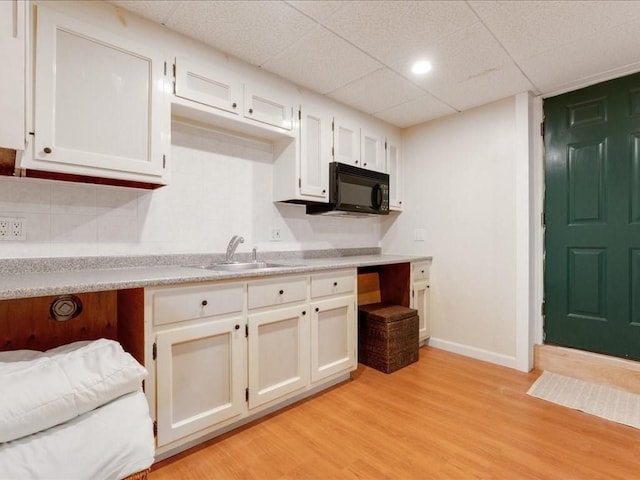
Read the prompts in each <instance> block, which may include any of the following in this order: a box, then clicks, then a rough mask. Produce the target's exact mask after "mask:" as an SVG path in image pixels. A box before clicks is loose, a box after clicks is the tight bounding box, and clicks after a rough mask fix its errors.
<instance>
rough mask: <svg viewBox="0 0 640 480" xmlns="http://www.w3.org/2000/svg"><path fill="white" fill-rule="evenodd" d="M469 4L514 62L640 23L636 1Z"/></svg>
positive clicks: (639, 8) (481, 2)
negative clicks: (635, 21) (600, 33)
mask: <svg viewBox="0 0 640 480" xmlns="http://www.w3.org/2000/svg"><path fill="white" fill-rule="evenodd" d="M469 4H470V5H471V8H473V9H474V10H475V11H476V12H477V14H478V16H479V17H480V18H481V20H482V22H483V23H484V24H485V25H486V26H487V27H488V28H489V29H490V30H491V31H492V32H493V33H494V34H495V35H496V37H497V38H498V39H499V40H500V42H501V43H502V44H503V45H504V46H505V48H506V49H507V50H508V51H509V53H510V54H511V55H512V56H513V58H515V59H516V60H520V59H524V58H529V57H532V56H534V55H537V54H540V53H542V52H545V51H548V50H551V49H555V48H557V47H560V46H562V45H565V44H567V43H571V42H574V41H577V40H581V39H585V40H588V39H589V38H592V37H593V36H594V33H595V32H602V31H604V30H611V29H614V28H616V27H617V26H618V25H621V24H623V23H626V22H628V21H630V20H632V19H635V20H637V19H640V2H638V1H576V0H571V1H554V2H550V1H528V0H527V1H517V2H514V1H497V2H487V1H477V0H472V1H470V2H469ZM636 35H637V33H636Z"/></svg>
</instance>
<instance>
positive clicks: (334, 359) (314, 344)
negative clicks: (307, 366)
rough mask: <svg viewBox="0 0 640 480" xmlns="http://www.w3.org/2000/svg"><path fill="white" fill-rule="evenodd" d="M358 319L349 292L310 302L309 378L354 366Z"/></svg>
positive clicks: (338, 371)
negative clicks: (347, 294)
mask: <svg viewBox="0 0 640 480" xmlns="http://www.w3.org/2000/svg"><path fill="white" fill-rule="evenodd" d="M357 335H358V321H357V319H356V315H355V298H354V297H353V295H349V296H345V297H338V298H331V299H328V300H322V301H319V302H314V303H312V304H311V381H312V382H317V381H318V380H322V379H323V378H326V377H329V376H331V375H334V374H336V373H340V372H346V371H350V370H353V369H354V368H355V367H356V365H357V355H356V346H357V338H356V337H357Z"/></svg>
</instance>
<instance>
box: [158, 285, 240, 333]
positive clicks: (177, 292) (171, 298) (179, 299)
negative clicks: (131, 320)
mask: <svg viewBox="0 0 640 480" xmlns="http://www.w3.org/2000/svg"><path fill="white" fill-rule="evenodd" d="M152 295H153V324H154V325H164V324H167V323H174V322H182V321H184V320H192V319H196V318H203V317H210V316H212V315H222V314H225V313H233V312H241V311H242V302H243V296H244V288H243V285H242V284H241V283H236V284H230V285H216V286H210V285H209V286H202V287H185V288H175V289H171V290H165V291H157V292H154V293H153V294H152Z"/></svg>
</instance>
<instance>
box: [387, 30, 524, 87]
mask: <svg viewBox="0 0 640 480" xmlns="http://www.w3.org/2000/svg"><path fill="white" fill-rule="evenodd" d="M424 51H425V57H426V58H427V59H428V60H429V61H431V63H432V64H433V70H432V71H431V72H429V73H427V74H425V75H413V74H412V73H411V63H412V59H407V58H406V57H405V58H398V59H397V60H395V61H393V62H392V63H391V64H390V66H391V67H392V68H394V69H395V70H397V71H399V72H401V73H402V74H404V75H406V76H407V78H410V79H412V80H413V81H414V83H416V84H417V85H420V86H422V87H425V88H427V89H428V87H429V84H430V83H431V81H432V79H434V78H436V79H440V81H444V82H454V83H459V82H464V81H466V80H469V79H472V78H474V77H477V76H481V75H484V74H486V73H489V72H491V71H494V70H497V69H500V68H502V67H504V66H506V65H510V64H512V63H513V61H512V60H511V58H510V57H509V55H507V53H506V52H505V51H504V49H503V48H502V46H501V45H500V44H499V43H498V42H497V41H496V40H495V38H494V37H493V36H492V35H491V33H489V31H488V30H487V29H486V28H485V27H484V26H483V25H482V24H480V23H476V24H473V25H471V26H469V27H467V28H464V29H462V30H458V31H457V32H456V33H454V34H452V35H448V36H447V37H445V38H443V39H441V40H439V41H438V42H436V43H434V44H433V45H431V46H430V47H429V48H427V49H425V50H424Z"/></svg>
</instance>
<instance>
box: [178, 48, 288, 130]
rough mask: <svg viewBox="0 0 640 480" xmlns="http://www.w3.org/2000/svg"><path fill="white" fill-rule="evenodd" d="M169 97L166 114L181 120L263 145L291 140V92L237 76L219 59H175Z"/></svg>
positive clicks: (283, 85) (230, 65)
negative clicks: (211, 127) (260, 142)
mask: <svg viewBox="0 0 640 480" xmlns="http://www.w3.org/2000/svg"><path fill="white" fill-rule="evenodd" d="M173 92H174V94H175V96H174V97H173V99H172V105H171V112H172V114H173V115H174V116H175V117H179V118H181V119H183V120H185V119H186V120H191V121H194V120H195V121H197V122H199V123H200V124H206V125H211V126H214V127H222V128H223V129H224V130H229V131H232V132H237V133H241V134H245V135H248V136H250V137H255V138H260V139H264V140H268V141H280V140H282V139H284V140H290V139H292V138H295V136H296V132H295V127H296V122H295V119H294V105H296V104H297V103H298V100H297V95H296V94H297V90H296V89H295V87H293V85H291V84H288V83H285V82H282V83H278V82H277V81H271V82H270V81H265V79H262V78H258V77H257V76H256V75H255V74H253V72H250V71H241V70H240V69H239V67H238V65H236V64H234V62H233V61H230V60H229V59H227V58H225V57H223V56H221V55H214V54H213V53H212V54H211V56H206V55H202V54H200V55H198V56H197V57H189V56H187V55H186V54H184V53H181V54H179V55H177V56H176V59H175V64H174V88H173Z"/></svg>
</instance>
